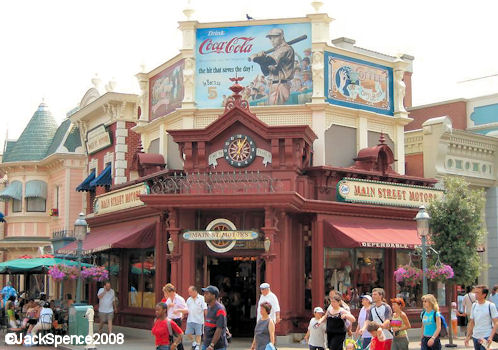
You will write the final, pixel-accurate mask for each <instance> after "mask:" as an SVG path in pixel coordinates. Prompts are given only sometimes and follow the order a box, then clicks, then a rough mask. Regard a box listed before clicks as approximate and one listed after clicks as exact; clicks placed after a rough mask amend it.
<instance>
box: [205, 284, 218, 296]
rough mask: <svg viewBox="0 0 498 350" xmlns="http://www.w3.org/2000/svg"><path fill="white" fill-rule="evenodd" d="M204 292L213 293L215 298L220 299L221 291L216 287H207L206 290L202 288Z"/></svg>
mask: <svg viewBox="0 0 498 350" xmlns="http://www.w3.org/2000/svg"><path fill="white" fill-rule="evenodd" d="M202 291H203V292H208V293H211V294H213V295H214V296H215V297H218V295H220V290H219V289H218V288H217V287H215V286H207V287H206V288H202Z"/></svg>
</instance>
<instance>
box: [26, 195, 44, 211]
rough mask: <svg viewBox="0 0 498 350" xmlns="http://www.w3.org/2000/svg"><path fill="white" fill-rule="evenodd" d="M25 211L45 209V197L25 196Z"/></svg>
mask: <svg viewBox="0 0 498 350" xmlns="http://www.w3.org/2000/svg"><path fill="white" fill-rule="evenodd" d="M26 211H30V212H44V211H46V200H45V198H26Z"/></svg>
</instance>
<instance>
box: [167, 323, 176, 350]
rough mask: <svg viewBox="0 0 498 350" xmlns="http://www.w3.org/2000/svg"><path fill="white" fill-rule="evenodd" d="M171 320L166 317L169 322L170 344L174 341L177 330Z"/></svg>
mask: <svg viewBox="0 0 498 350" xmlns="http://www.w3.org/2000/svg"><path fill="white" fill-rule="evenodd" d="M171 322H173V321H171V320H170V319H169V318H167V317H166V323H167V324H168V332H169V344H170V345H171V344H172V343H173V342H174V337H175V332H174V331H173V327H171ZM176 336H178V334H176Z"/></svg>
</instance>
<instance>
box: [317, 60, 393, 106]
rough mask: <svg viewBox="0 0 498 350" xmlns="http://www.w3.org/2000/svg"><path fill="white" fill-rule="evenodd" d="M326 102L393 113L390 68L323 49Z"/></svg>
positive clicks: (391, 73)
mask: <svg viewBox="0 0 498 350" xmlns="http://www.w3.org/2000/svg"><path fill="white" fill-rule="evenodd" d="M325 76H326V79H325V91H326V94H327V96H326V98H327V101H328V102H330V103H332V104H336V105H340V106H345V107H350V108H356V109H363V110H367V111H371V112H376V113H381V114H386V115H393V114H394V103H393V70H392V68H390V67H385V66H382V65H379V64H375V63H371V62H367V61H363V60H359V59H355V58H352V57H347V56H342V55H339V54H335V53H332V52H325Z"/></svg>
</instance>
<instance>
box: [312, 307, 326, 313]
mask: <svg viewBox="0 0 498 350" xmlns="http://www.w3.org/2000/svg"><path fill="white" fill-rule="evenodd" d="M315 312H320V313H322V314H324V313H325V312H324V311H323V309H322V308H321V307H320V306H317V307H315V309H314V310H313V313H315Z"/></svg>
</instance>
